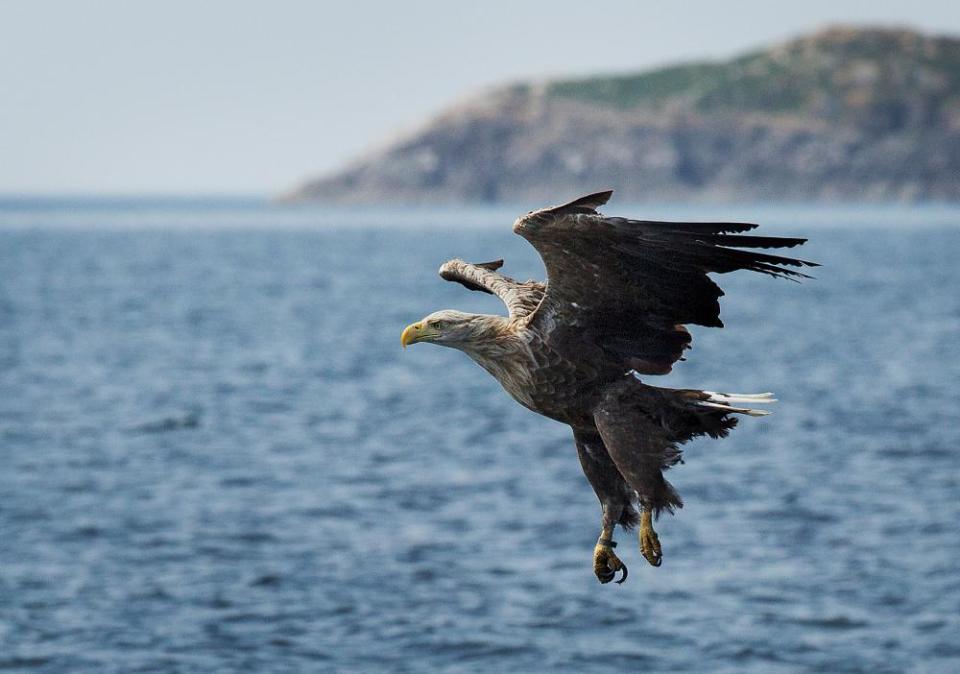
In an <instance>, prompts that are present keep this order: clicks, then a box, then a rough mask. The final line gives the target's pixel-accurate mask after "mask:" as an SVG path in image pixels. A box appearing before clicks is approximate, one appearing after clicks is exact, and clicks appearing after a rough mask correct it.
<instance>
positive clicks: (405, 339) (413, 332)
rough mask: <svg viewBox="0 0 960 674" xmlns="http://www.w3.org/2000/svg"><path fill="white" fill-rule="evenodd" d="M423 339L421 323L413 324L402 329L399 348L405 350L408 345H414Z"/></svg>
mask: <svg viewBox="0 0 960 674" xmlns="http://www.w3.org/2000/svg"><path fill="white" fill-rule="evenodd" d="M422 337H423V323H413V324H412V325H408V326H407V327H405V328H404V329H403V333H402V334H401V335H400V346H402V347H403V348H407V346H408V345H410V344H416V343H417V342H419V341H420V339H421V338H422Z"/></svg>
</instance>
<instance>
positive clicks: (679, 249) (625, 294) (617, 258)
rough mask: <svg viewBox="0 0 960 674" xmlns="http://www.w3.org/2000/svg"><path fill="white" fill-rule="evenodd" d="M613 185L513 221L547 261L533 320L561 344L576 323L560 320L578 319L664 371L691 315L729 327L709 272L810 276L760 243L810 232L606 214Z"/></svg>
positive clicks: (612, 347)
mask: <svg viewBox="0 0 960 674" xmlns="http://www.w3.org/2000/svg"><path fill="white" fill-rule="evenodd" d="M612 194H613V192H612V191H606V192H598V193H596V194H591V195H588V196H585V197H581V198H580V199H577V200H575V201H571V202H570V203H568V204H564V205H562V206H555V207H551V208H545V209H541V210H538V211H532V212H530V213H528V214H527V215H525V216H523V217H521V218H519V219H518V220H517V221H516V222H515V223H514V226H513V231H514V232H516V233H517V234H520V235H521V236H522V237H524V238H525V239H526V240H527V241H529V242H530V243H531V244H532V245H533V247H534V248H536V249H537V252H538V253H539V254H540V257H541V258H542V259H543V263H544V266H545V267H546V270H547V284H546V290H545V292H544V294H543V299H542V300H541V302H540V304H539V306H538V307H537V308H536V310H535V311H533V312H531V313H529V314H528V315H527V320H528V321H529V324H530V326H531V327H536V328H539V330H540V331H541V333H542V334H543V335H544V337H545V339H546V340H547V341H548V342H550V341H551V336H553V337H554V338H555V340H554V341H556V342H558V343H552V344H551V346H552V347H553V348H555V349H558V350H560V351H563V350H564V349H563V347H564V344H563V343H562V342H563V341H564V335H566V334H569V332H568V331H567V330H557V328H558V327H564V328H567V327H576V328H577V329H578V332H579V333H580V334H581V335H585V336H588V337H589V338H590V339H591V340H592V341H593V342H594V343H596V344H598V345H599V346H601V347H602V348H603V349H604V350H605V351H607V352H608V353H612V354H613V355H615V356H616V357H619V358H622V359H623V362H624V365H625V367H627V368H632V369H635V370H636V371H638V372H640V373H643V374H666V373H667V372H669V371H670V370H671V368H672V367H673V363H675V362H676V361H677V360H679V359H680V357H681V356H682V354H683V351H684V349H686V348H688V347H689V344H690V341H691V338H690V334H689V332H687V330H686V328H685V327H684V324H697V325H704V326H711V327H722V326H723V323H722V322H721V321H720V303H719V301H718V300H719V298H720V297H721V296H722V295H723V291H722V290H720V288H719V287H718V286H717V285H716V283H714V282H713V281H712V280H711V279H710V277H709V276H707V274H708V273H710V272H717V273H726V272H731V271H735V270H738V269H749V270H751V271H756V272H760V273H763V274H769V275H771V276H779V277H786V278H793V279H798V278H809V277H807V276H806V275H805V274H803V273H802V272H800V271H797V270H796V269H790V267H793V268H802V267H812V266H816V265H815V264H814V263H812V262H807V261H805V260H799V259H795V258H789V257H782V256H779V255H771V254H769V253H763V252H759V251H757V250H755V249H757V248H790V247H793V246H797V245H800V244H802V243H804V242H805V241H806V239H797V238H785V237H770V236H752V235H744V234H743V232H748V231H750V230H752V229H754V228H755V227H756V225H754V224H748V223H730V222H655V221H649V220H630V219H627V218H617V217H604V216H603V215H601V214H600V213H598V212H597V209H598V208H599V207H600V206H602V205H603V204H605V203H606V202H607V200H608V199H609V198H610V196H611V195H612ZM744 248H746V249H748V250H740V249H744Z"/></svg>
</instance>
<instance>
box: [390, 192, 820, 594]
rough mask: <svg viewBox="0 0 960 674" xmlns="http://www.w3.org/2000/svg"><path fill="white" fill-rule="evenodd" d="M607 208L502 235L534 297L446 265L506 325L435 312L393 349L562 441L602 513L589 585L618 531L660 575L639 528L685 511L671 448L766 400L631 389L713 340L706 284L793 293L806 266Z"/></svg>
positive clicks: (526, 223) (491, 270)
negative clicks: (465, 363)
mask: <svg viewBox="0 0 960 674" xmlns="http://www.w3.org/2000/svg"><path fill="white" fill-rule="evenodd" d="M611 194H612V192H609V191H608V192H598V193H596V194H591V195H589V196H585V197H582V198H580V199H577V200H575V201H572V202H570V203H568V204H564V205H562V206H556V207H552V208H545V209H542V210H538V211H533V212H530V213H528V214H527V215H525V216H523V217H521V218H519V219H517V221H516V222H515V223H514V225H513V231H514V232H516V233H517V234H519V235H521V236H522V237H524V238H525V239H527V241H529V242H530V243H531V244H532V245H533V246H534V248H536V249H537V252H539V253H540V257H541V258H542V259H543V262H544V265H545V266H546V270H547V282H546V283H539V282H536V281H526V282H523V283H521V282H518V281H515V280H513V279H511V278H509V277H508V276H504V275H503V274H501V273H500V272H499V271H498V270H499V269H500V267H501V266H502V265H503V261H502V260H497V261H495V262H486V263H481V264H470V263H467V262H463V261H461V260H451V261H449V262H447V263H445V264H444V265H443V266H442V267H441V268H440V275H441V276H442V277H443V278H444V279H446V280H448V281H456V282H458V283H461V284H462V285H464V286H466V287H467V288H469V289H471V290H477V291H482V292H488V293H491V294H494V295H497V296H498V297H499V298H500V299H501V300H503V302H504V304H506V306H507V309H508V312H509V316H507V317H503V316H490V315H477V314H464V313H461V312H456V311H451V310H445V311H440V312H436V313H434V314H431V315H430V316H427V317H426V318H424V319H423V320H422V321H420V322H418V323H415V324H413V325H411V326H409V327H408V328H407V329H406V330H404V333H403V336H402V338H401V341H402V342H403V344H404V346H406V345H407V344H410V343H414V342H419V341H430V342H434V343H437V344H441V345H445V346H451V347H454V348H457V349H460V350H462V351H464V352H465V353H467V354H468V355H469V356H470V357H471V358H473V359H474V360H475V361H476V362H477V363H479V364H480V365H481V366H482V367H483V368H484V369H486V370H487V371H488V372H490V373H491V374H492V375H493V376H494V377H495V378H496V379H497V380H498V381H499V382H500V383H501V385H502V386H503V387H504V389H506V390H507V392H508V393H510V395H511V396H513V397H514V398H515V399H516V400H517V401H518V402H520V404H522V405H524V406H525V407H528V408H529V409H531V410H533V411H534V412H538V413H539V414H543V415H544V416H547V417H550V418H552V419H556V420H558V421H561V422H564V423H567V424H569V425H570V426H571V427H572V428H573V432H574V440H575V443H576V446H577V452H578V455H579V457H580V462H581V465H582V467H583V470H584V473H585V474H586V476H587V479H588V481H589V482H590V484H591V486H592V487H593V489H594V491H595V492H596V493H597V496H598V498H599V499H600V503H601V505H602V509H603V514H602V529H601V535H600V541H598V545H597V548H596V549H595V551H594V570H595V572H596V573H597V576H598V578H599V579H600V580H601V582H608V581H609V580H611V579H612V578H613V575H614V572H615V571H617V570H623V572H624V578H625V577H626V567H625V566H624V565H623V563H622V562H621V561H620V560H619V559H618V558H617V557H616V555H615V554H613V552H612V546H613V544H612V542H611V536H612V532H613V527H614V525H615V524H617V523H619V524H621V525H622V526H624V527H631V526H633V525H635V524H636V523H637V522H638V520H639V521H640V524H641V532H640V538H641V549H642V551H643V554H644V556H645V557H646V558H647V559H648V561H650V563H651V564H654V565H659V563H660V545H659V540H658V539H657V537H656V533H655V532H654V531H653V529H652V525H651V523H650V521H651V517H650V515H651V514H653V515H658V514H659V513H660V512H661V511H663V510H667V511H670V512H672V511H673V510H674V509H675V508H679V507H681V506H682V505H683V502H682V501H681V499H680V496H679V495H678V494H677V492H676V491H675V490H674V489H673V487H672V486H671V485H670V483H668V482H667V481H666V480H665V479H664V477H663V471H665V470H666V469H668V468H670V467H671V466H673V465H674V464H676V463H677V462H678V461H679V460H680V457H681V452H680V448H679V446H680V445H681V444H683V443H684V442H686V441H688V440H690V439H691V438H694V437H696V436H699V435H709V436H711V437H714V438H719V437H723V436H725V435H727V433H728V431H729V430H730V429H731V428H733V426H734V425H735V424H736V419H735V418H733V417H732V416H731V415H732V414H750V415H754V416H758V415H760V414H763V413H762V412H759V411H756V410H753V409H751V408H749V407H746V406H743V405H750V404H756V403H766V402H772V398H770V396H769V394H757V395H742V394H716V393H711V392H704V391H694V390H675V389H665V388H658V387H654V386H649V385H647V384H644V383H642V382H641V381H640V380H639V378H638V377H637V376H636V375H637V374H642V375H659V374H666V373H668V372H670V370H671V369H672V368H673V365H674V363H676V362H677V361H678V360H680V359H681V357H682V355H683V352H684V350H685V349H687V348H689V346H690V341H691V337H690V333H689V332H688V331H687V329H686V328H685V327H684V325H685V324H696V325H704V326H710V327H722V326H723V323H721V321H720V304H719V298H720V297H721V296H722V295H723V292H722V291H721V290H720V288H719V287H718V286H717V285H716V284H715V283H714V282H713V281H712V280H711V279H710V277H709V276H708V275H707V274H708V273H710V272H716V273H727V272H731V271H736V270H738V269H747V270H752V271H756V272H760V273H763V274H768V275H771V276H779V277H785V278H793V279H799V278H807V277H806V275H805V274H803V273H802V272H800V271H798V269H799V268H803V267H809V266H815V265H814V263H811V262H806V261H804V260H799V259H795V258H789V257H782V256H779V255H773V254H770V253H766V252H760V251H758V250H756V249H770V248H785V247H786V248H789V247H793V246H797V245H799V244H802V243H803V242H804V241H805V239H795V238H783V237H767V236H754V235H745V234H743V232H747V231H749V230H752V229H754V228H755V227H756V225H753V224H741V223H725V222H697V223H684V222H676V223H671V222H653V221H646V220H629V219H626V218H616V217H604V216H603V215H601V214H600V213H598V211H597V209H598V208H599V207H600V206H602V205H603V204H605V203H606V202H607V200H608V199H609V198H610V196H611ZM743 249H746V250H743ZM741 403H742V405H741V406H736V405H735V404H741ZM637 505H639V506H640V510H641V514H642V517H641V516H640V515H638V513H637V509H636V506H637ZM622 580H623V579H621V581H620V582H622Z"/></svg>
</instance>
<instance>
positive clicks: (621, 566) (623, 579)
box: [617, 562, 630, 585]
mask: <svg viewBox="0 0 960 674" xmlns="http://www.w3.org/2000/svg"><path fill="white" fill-rule="evenodd" d="M620 570H621V571H623V575H622V576H620V580H618V581H617V585H623V581H625V580H626V579H627V576H628V575H630V572H629V571H627V565H626V564H624V563H623V562H620Z"/></svg>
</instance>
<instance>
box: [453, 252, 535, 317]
mask: <svg viewBox="0 0 960 674" xmlns="http://www.w3.org/2000/svg"><path fill="white" fill-rule="evenodd" d="M502 266H503V260H494V261H493V262H479V263H476V264H471V263H470V262H464V261H463V260H450V261H448V262H444V263H443V265H442V266H441V267H440V277H441V278H443V279H444V280H446V281H455V282H457V283H459V284H460V285H462V286H464V287H466V288H469V289H470V290H476V291H479V292H484V293H490V294H491V295H496V296H497V297H499V298H500V299H501V300H502V301H503V303H504V304H505V305H506V306H507V310H508V311H509V312H510V318H524V317H526V316H528V315H530V314H531V313H532V312H533V310H534V309H536V308H537V306H538V305H539V304H540V300H542V299H543V293H544V290H545V286H544V284H543V283H539V282H537V281H525V282H520V281H515V280H513V279H512V278H510V277H509V276H504V275H503V274H501V273H500V272H498V271H497V270H498V269H500V267H502Z"/></svg>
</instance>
